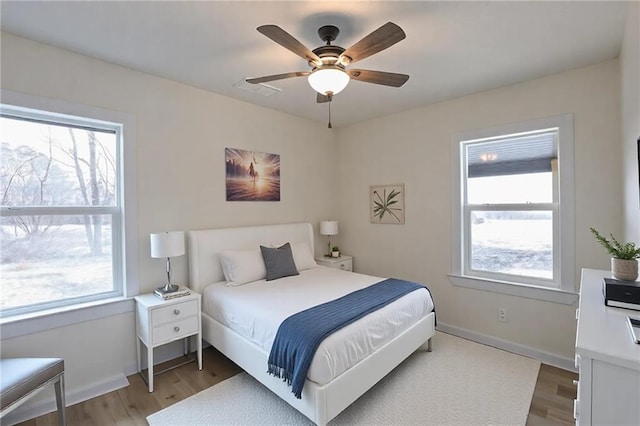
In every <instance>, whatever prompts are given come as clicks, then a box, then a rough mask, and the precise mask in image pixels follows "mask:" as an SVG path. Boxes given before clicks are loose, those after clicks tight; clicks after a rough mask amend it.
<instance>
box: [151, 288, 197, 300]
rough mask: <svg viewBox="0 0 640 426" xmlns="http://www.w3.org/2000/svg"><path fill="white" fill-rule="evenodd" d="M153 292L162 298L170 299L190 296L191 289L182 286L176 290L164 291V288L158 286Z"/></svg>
mask: <svg viewBox="0 0 640 426" xmlns="http://www.w3.org/2000/svg"><path fill="white" fill-rule="evenodd" d="M153 294H155V295H156V296H158V297H159V298H160V299H162V300H170V299H175V298H176V297H183V296H188V295H190V294H191V291H190V290H189V289H188V288H187V287H180V288H179V289H178V290H176V291H171V292H168V291H164V290H163V289H162V288H157V289H156V290H155V291H154V292H153Z"/></svg>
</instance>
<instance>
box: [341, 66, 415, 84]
mask: <svg viewBox="0 0 640 426" xmlns="http://www.w3.org/2000/svg"><path fill="white" fill-rule="evenodd" d="M347 72H348V73H349V76H350V77H351V78H352V79H354V80H358V81H364V82H365V83H373V84H382V85H384V86H391V87H400V86H402V85H403V84H404V83H406V82H407V80H409V76H408V75H406V74H396V73H393V72H383V71H371V70H348V71H347Z"/></svg>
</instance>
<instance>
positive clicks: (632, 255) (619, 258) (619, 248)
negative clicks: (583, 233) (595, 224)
mask: <svg viewBox="0 0 640 426" xmlns="http://www.w3.org/2000/svg"><path fill="white" fill-rule="evenodd" d="M589 229H590V230H591V233H592V234H593V235H594V236H595V237H596V240H598V242H599V243H600V244H602V246H603V247H604V248H605V249H606V250H607V252H608V253H609V254H610V255H611V275H613V278H616V279H619V280H624V281H635V280H636V279H637V278H638V258H640V247H638V246H636V244H635V243H632V242H629V243H620V242H619V241H618V240H616V239H615V237H614V236H613V234H609V236H610V237H611V240H609V239H607V238H605V237H603V236H602V235H600V233H599V232H598V231H596V230H595V229H594V228H589Z"/></svg>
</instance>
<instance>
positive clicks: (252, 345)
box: [188, 224, 435, 425]
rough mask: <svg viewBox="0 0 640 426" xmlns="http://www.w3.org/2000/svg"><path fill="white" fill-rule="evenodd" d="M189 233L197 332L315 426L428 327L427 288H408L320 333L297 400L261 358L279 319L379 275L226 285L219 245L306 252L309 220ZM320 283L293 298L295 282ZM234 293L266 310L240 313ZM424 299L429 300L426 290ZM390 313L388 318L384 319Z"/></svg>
mask: <svg viewBox="0 0 640 426" xmlns="http://www.w3.org/2000/svg"><path fill="white" fill-rule="evenodd" d="M188 239H189V275H190V286H191V288H192V289H194V290H195V291H198V292H199V293H201V294H202V295H203V303H202V305H203V314H202V319H203V337H204V339H205V340H206V341H207V342H209V343H210V344H211V345H213V346H214V347H215V348H216V349H218V350H219V351H220V352H222V353H223V354H225V355H226V356H227V357H229V358H230V359H231V360H233V361H234V362H235V363H236V364H238V365H239V366H240V367H242V368H243V369H244V370H245V371H247V372H248V373H249V374H251V375H252V376H253V377H255V378H256V379H257V380H258V381H260V382H261V383H263V384H264V385H265V386H266V387H268V388H269V389H271V390H272V391H273V392H274V393H276V394H277V395H278V396H279V397H280V398H282V399H283V400H285V401H287V402H288V403H289V404H290V405H291V406H293V407H294V408H295V409H297V410H298V411H300V412H301V413H302V414H304V415H305V416H307V417H308V418H309V419H310V420H312V421H313V422H314V423H316V424H318V425H324V424H326V423H327V422H329V421H330V420H331V419H333V418H334V417H335V416H336V415H338V414H339V413H340V412H341V411H342V410H344V409H345V408H346V407H348V406H349V405H350V404H351V403H352V402H353V401H355V400H356V399H357V398H358V397H359V396H361V395H362V394H364V393H365V392H366V391H367V390H368V389H369V388H371V386H373V385H374V384H375V383H377V382H378V381H379V380H380V379H381V378H382V377H384V376H385V375H386V374H388V373H389V372H390V371H391V370H392V369H393V368H395V367H396V366H397V365H398V364H399V363H400V362H402V360H404V359H405V358H406V357H407V356H409V355H410V354H411V353H412V352H414V351H415V350H416V349H417V348H418V347H420V346H421V345H423V344H424V343H426V342H428V341H430V338H431V337H432V336H433V334H434V322H435V318H434V316H435V314H434V313H433V312H431V311H432V309H433V305H432V304H429V303H426V302H424V299H425V298H424V295H423V293H427V292H423V291H422V290H419V291H415V292H412V293H410V294H408V295H407V296H404V297H402V298H401V299H399V300H396V301H395V302H393V303H391V304H389V305H387V306H386V307H384V308H382V309H380V310H379V311H377V312H374V313H372V314H370V315H368V316H367V317H365V318H363V319H361V320H360V321H358V322H356V323H354V324H351V325H349V326H347V327H345V328H343V329H342V330H340V331H338V332H336V333H335V334H333V335H332V336H330V337H329V338H327V339H326V340H325V341H324V342H323V343H322V345H321V347H320V348H318V351H317V353H316V357H315V358H314V360H313V362H312V366H311V369H310V370H309V373H308V374H307V380H306V381H305V385H304V389H303V391H302V399H296V398H295V397H294V395H293V394H292V393H291V388H290V387H289V386H287V385H286V383H284V382H283V381H282V380H281V379H279V378H276V377H273V376H270V375H269V374H267V358H268V355H269V350H270V346H271V343H272V342H273V338H274V334H275V330H277V326H278V325H279V323H280V322H281V321H282V320H283V319H284V318H286V317H287V316H289V315H291V314H292V313H295V312H297V311H298V310H299V309H304V308H305V307H306V306H307V305H308V304H309V303H311V305H312V306H313V305H315V304H318V303H322V302H323V301H324V299H326V298H329V299H328V300H331V299H332V298H335V297H340V296H341V295H343V294H344V293H345V292H349V291H353V290H347V289H348V288H350V287H349V286H355V287H356V288H358V287H359V288H361V287H365V286H367V285H370V284H373V283H375V282H377V281H380V280H382V278H379V277H372V276H367V275H361V274H352V273H348V272H344V271H338V270H333V269H329V268H325V267H318V268H312V269H309V270H305V271H301V273H300V275H299V276H294V277H287V278H281V279H279V280H275V281H270V282H265V281H264V280H260V281H255V282H251V283H247V284H245V285H242V286H239V287H227V286H225V285H224V274H223V272H222V267H221V264H220V259H219V256H218V254H219V253H220V252H221V251H223V250H243V249H253V248H257V247H258V245H271V244H274V243H277V244H280V243H282V242H291V243H300V242H305V243H307V244H308V245H309V249H310V250H311V252H313V248H314V244H313V229H312V227H311V225H310V224H287V225H267V226H254V227H243V228H223V229H211V230H201V231H190V232H189V233H188ZM319 282H326V283H327V284H326V286H325V287H326V289H323V291H322V293H321V294H317V295H315V294H310V292H305V294H304V296H305V297H304V298H301V297H299V295H300V293H299V291H300V290H299V289H300V288H301V285H303V284H304V285H306V284H307V283H319ZM278 291H279V292H280V293H278ZM419 293H420V294H419ZM276 294H279V296H276ZM238 295H241V296H242V297H243V300H244V301H245V302H247V303H249V306H254V307H257V306H259V305H264V306H269V309H268V310H266V311H265V312H262V313H260V314H256V315H257V317H255V318H251V317H248V316H245V315H242V314H239V313H238V310H237V309H236V307H235V305H236V304H237V302H236V301H237V296H238ZM282 298H284V299H282ZM278 300H282V301H283V302H284V301H285V300H286V302H287V303H278V302H277V301H278ZM428 300H429V302H430V303H432V302H431V298H430V297H429V298H428ZM243 303H244V302H243ZM252 304H253V305H252ZM240 309H246V307H244V308H240ZM252 310H254V311H255V310H256V309H252ZM390 314H391V316H392V319H391V320H386V319H385V318H387V317H389V315H390ZM383 331H384V332H383ZM362 336H366V338H363V337H362ZM372 336H376V338H372ZM385 336H386V337H385ZM357 342H360V343H357ZM345 348H347V349H348V350H346V351H345ZM345 354H346V355H345Z"/></svg>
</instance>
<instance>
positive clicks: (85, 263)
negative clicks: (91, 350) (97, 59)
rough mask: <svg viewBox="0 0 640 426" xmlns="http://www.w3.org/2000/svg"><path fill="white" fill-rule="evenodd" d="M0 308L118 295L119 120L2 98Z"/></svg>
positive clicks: (8, 310) (121, 276)
mask: <svg viewBox="0 0 640 426" xmlns="http://www.w3.org/2000/svg"><path fill="white" fill-rule="evenodd" d="M0 129H1V131H0V137H1V139H0V143H1V149H2V156H1V160H0V197H2V199H1V202H0V213H1V215H0V247H1V251H0V275H2V283H1V291H0V314H1V316H3V317H6V316H12V315H17V314H24V313H29V312H34V311H41V310H45V309H50V308H56V307H60V306H67V305H72V304H78V303H84V302H89V301H95V300H100V299H107V298H112V297H117V296H122V295H123V294H125V292H124V290H125V285H124V284H125V272H124V254H125V252H126V250H125V238H124V208H123V204H124V203H123V200H124V197H123V196H124V193H123V169H122V167H123V158H122V142H123V124H122V123H117V122H108V121H101V120H95V119H89V118H84V117H79V116H72V115H62V114H58V113H51V112H46V111H41V110H34V109H27V108H21V107H13V106H9V105H2V109H1V114H0Z"/></svg>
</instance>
